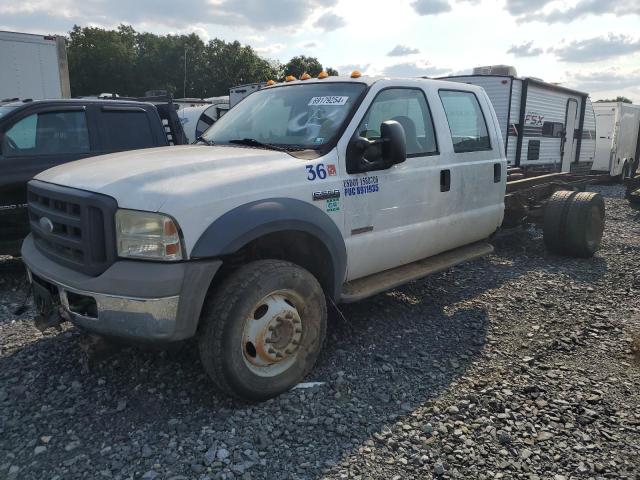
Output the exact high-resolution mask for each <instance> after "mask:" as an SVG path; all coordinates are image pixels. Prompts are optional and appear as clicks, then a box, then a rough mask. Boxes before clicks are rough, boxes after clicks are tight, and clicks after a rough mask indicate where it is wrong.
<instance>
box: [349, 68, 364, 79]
mask: <svg viewBox="0 0 640 480" xmlns="http://www.w3.org/2000/svg"><path fill="white" fill-rule="evenodd" d="M361 76H362V74H361V73H360V72H359V71H358V70H354V71H353V72H351V78H360V77H361Z"/></svg>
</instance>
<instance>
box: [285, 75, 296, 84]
mask: <svg viewBox="0 0 640 480" xmlns="http://www.w3.org/2000/svg"><path fill="white" fill-rule="evenodd" d="M295 79H296V77H294V76H293V75H287V76H286V78H285V79H284V81H285V82H293V81H294V80H295Z"/></svg>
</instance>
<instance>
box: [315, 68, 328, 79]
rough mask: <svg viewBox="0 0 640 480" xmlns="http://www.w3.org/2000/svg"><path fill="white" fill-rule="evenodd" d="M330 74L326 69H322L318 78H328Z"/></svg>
mask: <svg viewBox="0 0 640 480" xmlns="http://www.w3.org/2000/svg"><path fill="white" fill-rule="evenodd" d="M328 76H329V74H328V73H327V72H325V71H324V70H323V71H321V72H320V73H319V74H318V78H319V79H320V80H322V79H324V78H327V77H328Z"/></svg>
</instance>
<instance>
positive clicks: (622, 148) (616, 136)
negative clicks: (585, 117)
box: [592, 102, 640, 179]
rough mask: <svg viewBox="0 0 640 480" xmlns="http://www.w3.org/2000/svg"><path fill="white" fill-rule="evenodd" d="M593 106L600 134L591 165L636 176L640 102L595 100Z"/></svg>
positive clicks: (639, 155) (639, 152) (639, 150)
mask: <svg viewBox="0 0 640 480" xmlns="http://www.w3.org/2000/svg"><path fill="white" fill-rule="evenodd" d="M593 108H594V109H595V113H596V128H597V130H598V137H597V139H596V157H595V160H594V162H593V167H592V169H593V170H594V171H597V172H606V173H608V174H609V175H611V176H612V177H619V178H622V179H624V178H626V177H629V176H633V174H634V173H635V172H636V171H637V170H638V162H639V161H640V141H639V140H640V139H639V137H640V105H632V104H630V103H623V102H596V103H594V104H593Z"/></svg>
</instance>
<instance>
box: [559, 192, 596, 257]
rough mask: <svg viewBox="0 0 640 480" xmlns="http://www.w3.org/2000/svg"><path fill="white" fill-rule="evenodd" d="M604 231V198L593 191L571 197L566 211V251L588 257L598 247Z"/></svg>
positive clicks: (575, 255) (577, 255) (573, 254)
mask: <svg viewBox="0 0 640 480" xmlns="http://www.w3.org/2000/svg"><path fill="white" fill-rule="evenodd" d="M603 231H604V200H603V199H602V197H601V196H600V195H598V194H597V193H593V192H581V193H578V194H577V195H576V196H575V197H573V198H572V200H571V204H570V205H569V210H568V212H567V225H566V253H567V254H568V255H571V256H574V257H581V258H589V257H592V256H593V254H594V253H596V251H597V250H598V248H600V243H601V242H602V233H603Z"/></svg>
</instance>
